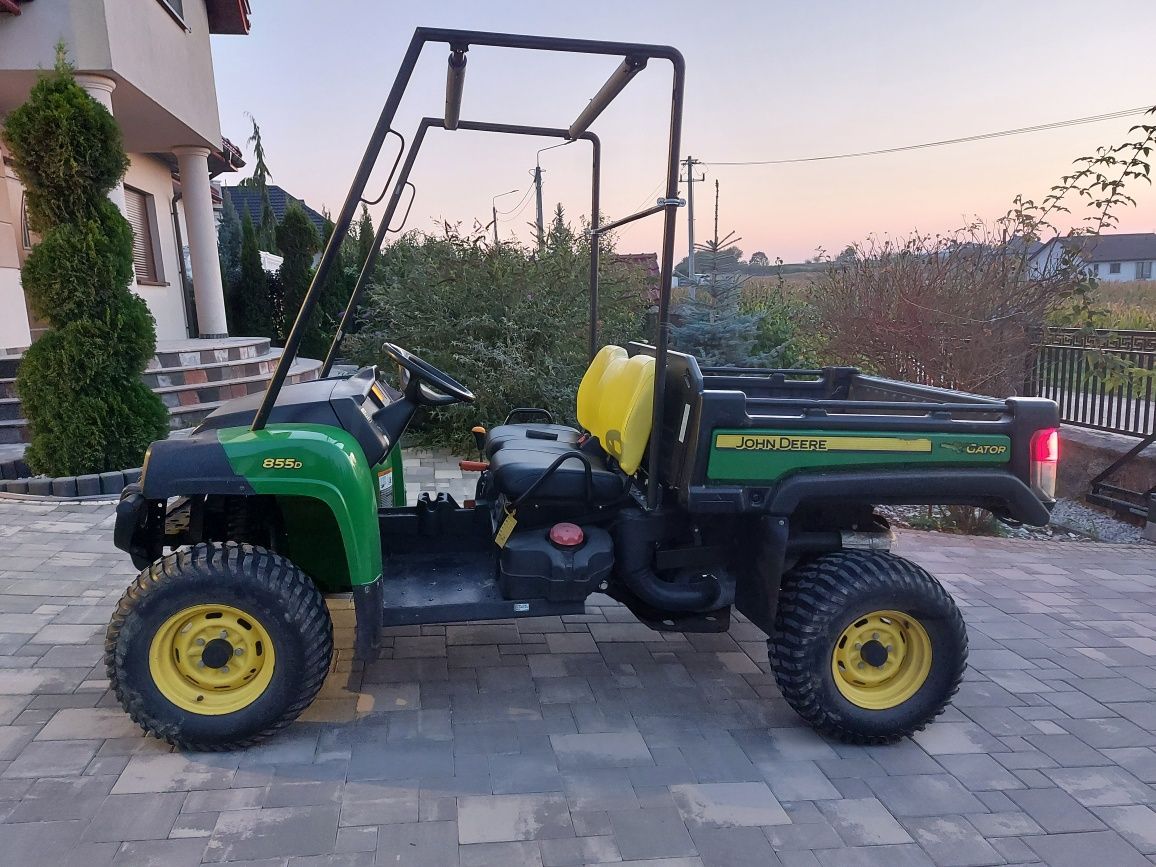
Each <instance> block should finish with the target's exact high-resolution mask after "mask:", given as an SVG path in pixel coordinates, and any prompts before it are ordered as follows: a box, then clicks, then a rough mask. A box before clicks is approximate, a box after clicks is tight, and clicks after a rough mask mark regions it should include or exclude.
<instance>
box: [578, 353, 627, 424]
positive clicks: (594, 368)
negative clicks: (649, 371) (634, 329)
mask: <svg viewBox="0 0 1156 867" xmlns="http://www.w3.org/2000/svg"><path fill="white" fill-rule="evenodd" d="M626 358H627V355H626V350H625V349H623V348H622V347H621V346H614V345H610V346H603V347H602V348H601V349H599V350H598V353H597V354H596V355H595V356H594V359H593V360H592V361H591V362H590V366H589V367H588V368H586V373H585V374H584V375H583V376H582V382H581V383H580V384H579V386H578V424H580V425H582V427H583V428H585V429H586V430H592V429H593V425H595V424H597V418H598V405H599V403H600V402H601V399H602V398H601V395H602V390H601V387H600V386H601V382H602V377H603V376H604V375H605V373H606V369H607V368H608V367H610V365H611V364H612V363H613V362H615V361H621V362H622V363H623V364H625V363H626Z"/></svg>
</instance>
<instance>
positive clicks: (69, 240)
mask: <svg viewBox="0 0 1156 867" xmlns="http://www.w3.org/2000/svg"><path fill="white" fill-rule="evenodd" d="M3 135H4V140H5V142H6V144H7V146H8V148H9V150H10V151H11V153H12V160H13V164H14V166H15V169H16V173H17V174H18V175H19V177H20V180H21V182H22V183H23V185H24V188H25V190H26V191H27V196H28V198H27V204H28V217H29V220H30V222H31V226H32V228H33V230H34V231H36V232H37V233H38V234H39V235H40V243H39V244H37V245H36V246H35V248H33V250H32V252H31V253H30V254H29V255H28V258H27V260H26V261H25V263H24V268H23V270H22V274H21V276H22V282H23V285H24V292H25V294H26V296H27V298H28V301H29V304H30V306H31V308H32V311H33V312H34V313H35V314H36V315H37V316H39V317H40V318H41V319H43V320H45V321H46V322H47V323H48V324H49V325H50V326H51V329H50V330H49V331H48V332H47V333H46V334H45V335H44V336H43V337H41V338H40V339H39V340H37V341H36V342H35V343H33V344H32V346H31V347H30V348H29V349H28V351H27V352H26V353H25V355H24V358H23V360H22V361H21V364H20V367H19V370H18V372H17V379H16V390H17V393H18V395H19V397H20V402H21V404H22V406H23V408H24V412H25V414H26V417H27V418H28V421H29V427H30V429H31V433H32V442H31V443H30V444H29V447H28V451H27V453H26V454H25V460H26V461H27V462H28V465H29V466H30V467H31V468H32V469H33V470H34V471H35V472H38V473H46V474H48V475H53V476H65V475H80V474H84V473H99V472H105V471H109V470H118V469H124V468H126V467H136V466H140V463H141V460H142V458H143V457H144V452H145V449H146V448H147V447H148V444H149V443H150V442H152V441H153V440H157V439H162V438H164V437H165V436H166V434H167V432H168V412H167V411H166V409H165V407H164V404H162V403H161V401H160V398H158V397H157V396H156V395H155V394H153V393H152V391H150V390H149V388H148V387H147V386H146V385H145V384H144V382H143V381H142V380H141V372H142V371H143V370H144V368H145V364H146V363H147V362H148V360H149V358H150V357H152V355H153V353H154V352H155V351H156V326H155V323H154V322H153V318H152V315H151V314H150V313H149V310H148V307H147V306H145V303H144V301H142V300H141V299H140V298H139V297H138V296H136V295H135V294H133V293H132V291H131V290H130V289H129V286H130V284H131V283H132V280H133V257H132V245H133V235H132V228H131V226H129V223H128V221H127V220H126V219H125V218H124V216H123V215H122V214H121V213H120V211H119V210H117V208H116V206H115V205H114V204H113V203H112V202H111V201H109V198H108V193H109V191H110V190H112V188H113V187H114V186H116V184H117V183H119V181H120V179H121V178H122V177H123V176H124V173H125V170H126V168H127V167H128V157H127V156H126V155H125V152H124V146H123V143H122V139H121V132H120V128H119V127H118V126H117V125H116V121H114V120H113V118H112V115H111V114H109V112H108V110H107V109H106V108H105V107H104V106H103V105H101V104H100V103H98V102H97V101H96V100H95V99H93V98H92V97H91V96H89V95H88V94H87V93H85V92H84V89H83V88H81V87H80V85H79V84H77V83H76V79H75V78H74V76H73V71H72V68H71V66H70V65H69V64H68V62H67V61H66V60H65V58H64V55H63V49H61V51H60V52H59V56H58V59H57V64H56V70H55V72H53V73H51V74H49V75H46V76H43V77H42V78H41V79H40V81H39V82H37V84H36V85H35V87H33V88H32V93H31V95H30V96H29V98H28V101H27V102H25V103H24V104H23V105H22V106H20V107H19V108H17V109H16V110H14V111H13V112H12V113H11V114H9V115H8V118H7V120H6V121H5V124H4V130H3Z"/></svg>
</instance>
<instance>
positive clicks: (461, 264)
mask: <svg viewBox="0 0 1156 867" xmlns="http://www.w3.org/2000/svg"><path fill="white" fill-rule="evenodd" d="M588 244H589V241H588V240H587V239H586V238H585V237H576V236H575V235H574V233H572V232H571V231H570V229H569V228H568V227H567V226H566V225H565V223H564V222H563V221H562V220H561V219H558V220H556V221H555V224H554V226H553V227H552V228H551V229H550V232H549V235H548V237H547V241H546V246H545V249H543V250H542V251H541V252H540V253H537V252H534V251H532V250H529V249H527V248H525V247H523V246H521V245H519V244H517V243H515V242H510V241H503V242H502V243H501V245H500V246H497V247H495V246H492V245H490V244H489V243H488V242H487V241H486V240H485V230H484V229H481V230H480V231H479V232H477V233H475V234H473V235H470V236H465V235H461V234H459V233H458V232H457V230H456V229H455V228H454V227H452V226H447V227H446V229H445V233H444V234H443V235H440V236H431V235H425V234H420V233H416V232H411V233H409V234H407V235H404V236H402V237H401V238H399V239H398V240H397V241H395V242H394V243H393V244H392V245H391V246H390V247H389V248H388V249H387V250H386V251H384V253H383V256H382V261H381V263H380V266H379V268H378V270H377V272H376V278H377V279H376V282H375V283H374V284H371V287H370V290H369V291H368V292H367V293H366V299H365V301H364V302H363V304H362V310H361V315H360V317H359V319H360V322H361V330H360V331H359V332H358V333H357V334H354V335H350V337H348V338H347V339H346V342H345V345H344V349H345V351H346V352H348V353H349V354H350V355H351V356H352V357H353V358H355V359H356V360H357V361H358V362H359V363H361V364H384V363H386V362H385V360H384V358H383V356H382V353H381V344H382V342H384V341H387V340H388V341H391V342H393V343H397V344H399V345H400V346H404V347H405V348H406V349H409V350H410V351H412V352H414V353H416V354H417V355H419V356H421V357H423V358H425V359H426V360H427V361H429V362H430V363H431V364H433V365H434V366H436V367H440V368H441V369H443V370H445V371H446V372H447V373H449V374H450V375H451V376H453V377H455V378H456V379H459V380H461V381H462V382H463V383H465V384H466V385H467V386H469V387H470V388H471V389H472V390H473V391H474V393H475V394H476V395H477V396H478V401H477V403H475V404H473V405H458V406H451V407H448V408H446V409H442V410H436V411H432V412H430V413H429V414H428V416H426V417H425V420H424V421H423V422H422V423H421V424H420V426H419V427H417V428H416V429H415V430H414V433H415V435H416V436H417V438H418V439H419V440H421V441H422V442H425V443H429V444H431V445H445V446H450V447H452V448H457V449H459V450H461V453H463V454H465V453H467V452H468V450H469V449H472V448H473V445H472V443H473V438H472V437H471V436H470V427H471V426H472V425H475V424H485V425H487V426H491V425H495V424H500V423H501V422H502V420H503V419H504V418H505V417H506V413H507V412H509V410H511V409H513V408H514V407H519V406H537V407H543V408H545V409H548V410H550V411H551V412H553V413H554V417H555V420H556V421H559V422H572V421H573V417H574V395H575V392H576V390H577V388H578V382H579V380H580V379H581V378H582V374H583V372H584V371H585V370H586V365H587V364H588V363H589V356H588V355H587V323H588V321H589V301H588V294H587V286H588V274H589V263H590V259H589V247H588ZM603 254H604V255H603V259H602V261H603V262H604V263H605V265H604V271H603V274H602V282H601V291H600V295H599V301H600V304H599V313H600V316H599V318H600V332H599V333H600V339H601V342H602V343H623V342H625V341H629V340H636V339H640V338H642V337H643V326H644V319H645V313H646V308H647V306H648V305H649V301H648V299H647V285H646V284H647V281H648V279H649V277H648V275H647V273H646V271H645V270H643V269H639V268H637V267H631V266H629V265H624V264H621V263H615V262H613V261H612V260H613V255H612V250H610V249H605V250H604V251H603ZM387 374H388V375H390V376H392V375H393V371H392V370H389V371H387Z"/></svg>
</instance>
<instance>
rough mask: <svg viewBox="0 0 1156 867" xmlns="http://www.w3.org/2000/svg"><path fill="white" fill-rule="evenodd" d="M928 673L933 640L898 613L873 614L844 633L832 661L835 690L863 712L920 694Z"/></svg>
mask: <svg viewBox="0 0 1156 867" xmlns="http://www.w3.org/2000/svg"><path fill="white" fill-rule="evenodd" d="M930 671H931V639H930V638H929V637H928V635H927V630H926V629H924V628H923V625H922V624H921V623H920V622H919V621H918V620H916V619H915V618H914V617H912V616H911V615H910V614H904V613H902V612H900V611H872V612H871V613H870V614H864V615H863V616H862V617H859V618H856V620H855V622H854V623H852V624H851V625H850V626H848V627H847V628H846V629H844V630H843V633H842V634H841V635H840V636H839V640H838V641H837V642H835V650H834V652H833V653H832V655H831V673H832V674H833V675H834V677H835V686H836V687H837V688H838V690H839V692H840V693H842V695H843V697H844V698H845V699H847V700H848V701H849V702H851V703H852V704H855V705H858V706H859V707H862V708H866V709H867V710H887V709H888V708H893V707H898V706H899V705H901V704H903V702H905V701H907V700H908V699H909V698H911V697H912V696H913V695H915V693H917V692H919V688H920V687H921V686H923V684H924V682H925V681H926V680H927V675H928V673H929V672H930Z"/></svg>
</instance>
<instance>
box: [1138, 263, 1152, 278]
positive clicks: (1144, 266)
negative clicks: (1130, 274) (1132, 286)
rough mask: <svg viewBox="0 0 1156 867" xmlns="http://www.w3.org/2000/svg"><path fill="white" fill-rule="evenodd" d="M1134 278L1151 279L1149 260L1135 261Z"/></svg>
mask: <svg viewBox="0 0 1156 867" xmlns="http://www.w3.org/2000/svg"><path fill="white" fill-rule="evenodd" d="M1136 279H1137V280H1151V279H1152V263H1151V262H1137V263H1136Z"/></svg>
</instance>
